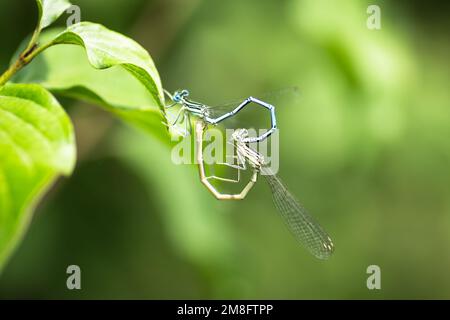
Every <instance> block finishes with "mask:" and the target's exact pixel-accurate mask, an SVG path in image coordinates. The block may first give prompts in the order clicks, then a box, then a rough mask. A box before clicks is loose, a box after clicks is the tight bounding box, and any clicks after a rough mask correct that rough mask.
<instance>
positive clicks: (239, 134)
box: [231, 129, 248, 142]
mask: <svg viewBox="0 0 450 320" xmlns="http://www.w3.org/2000/svg"><path fill="white" fill-rule="evenodd" d="M247 137H248V130H247V129H236V130H235V131H234V132H233V134H232V135H231V138H232V139H233V140H234V141H237V142H241V141H242V140H243V139H245V138H247Z"/></svg>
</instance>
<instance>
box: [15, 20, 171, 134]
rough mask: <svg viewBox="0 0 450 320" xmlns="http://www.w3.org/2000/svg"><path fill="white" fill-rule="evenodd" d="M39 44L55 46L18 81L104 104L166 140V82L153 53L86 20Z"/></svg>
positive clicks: (48, 35)
mask: <svg viewBox="0 0 450 320" xmlns="http://www.w3.org/2000/svg"><path fill="white" fill-rule="evenodd" d="M40 42H41V43H49V44H50V45H51V47H49V48H48V49H47V50H45V51H44V52H42V53H41V54H40V55H39V56H37V57H36V58H35V60H34V61H33V62H32V63H31V64H30V65H29V66H27V67H26V68H25V69H24V70H22V71H21V72H20V73H19V74H18V75H17V76H16V77H15V78H14V81H15V82H34V83H40V84H41V85H43V86H44V87H45V88H47V89H49V90H51V91H52V92H54V93H56V94H61V95H66V96H70V97H75V98H78V99H81V100H84V101H88V102H90V103H94V104H97V105H100V106H102V107H104V108H106V109H107V110H108V111H110V112H113V113H114V114H116V115H118V116H119V117H121V118H122V119H124V120H126V121H127V122H131V123H133V124H136V125H138V126H141V127H144V128H145V129H147V130H148V131H149V132H152V133H156V132H157V133H162V134H164V135H165V136H164V138H165V139H167V130H162V129H163V128H164V127H163V125H162V124H161V122H163V121H165V120H164V108H163V105H164V101H163V97H164V95H163V90H162V86H161V81H160V78H159V75H158V72H157V70H156V68H155V65H154V63H153V61H152V59H151V57H150V55H149V54H148V52H147V51H146V50H145V49H143V48H142V47H141V46H140V45H139V44H137V43H136V42H134V41H133V40H130V39H128V38H126V37H125V36H123V35H121V34H118V33H116V32H113V31H110V30H108V29H106V28H105V27H103V26H100V25H97V24H92V23H86V22H85V23H81V24H78V25H74V26H72V27H70V28H69V29H67V30H62V31H61V29H52V30H48V31H46V32H44V33H43V34H42V35H41V38H40ZM55 44H62V45H55ZM64 44H77V45H78V46H74V45H64ZM19 51H20V50H19ZM86 54H87V56H88V59H86ZM93 67H94V68H93Z"/></svg>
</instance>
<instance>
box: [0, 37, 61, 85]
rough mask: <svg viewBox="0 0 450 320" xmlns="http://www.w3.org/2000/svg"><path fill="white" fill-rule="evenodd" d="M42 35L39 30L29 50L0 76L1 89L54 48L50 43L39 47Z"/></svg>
mask: <svg viewBox="0 0 450 320" xmlns="http://www.w3.org/2000/svg"><path fill="white" fill-rule="evenodd" d="M39 35H40V31H39V29H36V31H35V32H34V33H33V36H32V37H31V40H30V42H29V43H28V46H27V48H26V49H25V50H24V51H23V52H22V53H21V54H20V55H19V57H18V58H17V60H16V61H15V62H14V63H13V64H12V65H11V66H10V67H9V68H8V69H7V70H6V71H5V72H4V73H3V74H2V75H1V76H0V87H1V86H3V85H4V84H5V83H7V82H8V81H9V79H11V78H12V76H14V75H15V74H16V73H17V72H18V71H20V70H21V69H22V68H23V67H25V66H26V65H27V64H29V63H30V62H31V61H32V60H33V59H34V58H35V57H36V56H37V55H38V54H39V53H41V52H42V51H44V50H45V49H47V48H48V47H50V46H52V45H53V43H52V42H50V43H48V44H46V45H44V46H41V47H39V46H38V44H37V43H38V42H37V41H38V38H39Z"/></svg>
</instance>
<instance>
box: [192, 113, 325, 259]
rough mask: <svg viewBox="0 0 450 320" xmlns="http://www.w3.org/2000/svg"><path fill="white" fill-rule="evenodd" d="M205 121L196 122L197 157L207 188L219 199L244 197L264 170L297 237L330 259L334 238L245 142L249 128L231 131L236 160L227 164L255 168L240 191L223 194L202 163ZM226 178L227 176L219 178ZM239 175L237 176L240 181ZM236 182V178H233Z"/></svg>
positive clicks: (278, 205) (279, 205)
mask: <svg viewBox="0 0 450 320" xmlns="http://www.w3.org/2000/svg"><path fill="white" fill-rule="evenodd" d="M204 129H205V124H204V123H203V122H202V121H198V122H197V123H196V141H197V160H198V164H199V172H200V179H201V181H202V183H203V184H204V185H205V186H206V187H207V188H208V190H209V191H210V192H211V193H212V194H213V195H214V196H215V197H216V198H218V199H220V200H241V199H244V198H245V196H246V195H247V193H248V192H249V191H250V189H251V188H252V187H253V186H254V184H255V183H256V180H257V178H258V174H260V173H262V174H263V176H264V177H265V179H266V181H267V183H268V184H269V187H270V189H271V192H272V198H273V202H274V204H275V207H276V208H277V210H278V212H279V213H280V214H281V216H282V218H283V220H284V221H285V223H286V225H287V226H288V228H289V229H290V231H291V232H292V234H293V235H294V237H295V238H296V239H297V240H298V241H299V242H300V243H301V244H302V245H303V246H305V247H306V248H307V249H308V250H309V251H310V252H311V253H312V254H313V255H314V256H315V257H317V258H319V259H328V258H329V257H330V255H331V254H332V253H333V250H334V246H333V242H332V240H331V238H330V237H329V236H328V234H327V233H326V232H325V231H324V230H323V229H322V227H321V226H320V225H319V224H318V223H317V222H316V220H315V219H314V218H313V217H312V216H311V215H310V214H309V213H308V212H307V211H306V209H305V208H304V207H303V206H302V205H301V204H300V203H299V202H298V201H297V200H296V199H295V197H294V196H293V195H292V194H291V193H290V192H289V191H288V189H287V188H286V186H285V185H284V183H283V182H282V181H281V179H280V178H279V177H278V176H277V175H275V174H274V173H273V172H271V170H270V169H268V168H267V167H265V166H264V157H263V156H262V155H261V154H260V153H258V152H257V151H255V150H253V149H252V148H251V147H250V146H249V143H248V142H246V138H247V137H248V131H247V130H246V129H237V130H236V131H235V132H234V133H233V135H232V140H233V141H232V143H234V145H235V147H236V154H237V155H236V160H237V165H235V164H226V165H228V166H230V167H233V168H235V169H237V170H238V177H240V175H239V172H240V170H245V169H247V167H248V166H249V167H250V168H251V170H252V171H253V174H252V177H251V179H250V181H249V182H248V184H247V185H246V186H245V187H244V189H243V190H242V191H241V192H240V193H239V194H223V193H221V192H220V191H219V190H217V189H216V188H215V187H214V186H213V185H212V184H211V183H210V179H211V178H217V177H212V176H207V175H206V172H205V167H204V163H203V155H202V147H203V143H202V141H203V134H204ZM219 179H220V180H225V181H227V180H228V179H223V178H219ZM238 180H239V178H238V179H237V181H238ZM232 181H233V182H234V180H232Z"/></svg>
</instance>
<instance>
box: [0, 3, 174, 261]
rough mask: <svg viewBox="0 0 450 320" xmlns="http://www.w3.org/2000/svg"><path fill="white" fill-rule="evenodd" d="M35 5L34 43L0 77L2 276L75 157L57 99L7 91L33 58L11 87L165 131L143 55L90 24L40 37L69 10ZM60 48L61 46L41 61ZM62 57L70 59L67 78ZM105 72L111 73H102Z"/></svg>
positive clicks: (153, 74)
mask: <svg viewBox="0 0 450 320" xmlns="http://www.w3.org/2000/svg"><path fill="white" fill-rule="evenodd" d="M36 3H37V6H38V16H39V19H38V24H37V27H36V29H35V31H34V33H33V36H32V37H31V40H30V41H29V42H28V44H27V45H24V46H23V48H25V49H24V50H21V52H20V53H19V54H18V55H17V58H16V59H15V61H13V63H12V64H11V67H10V68H9V69H8V70H7V71H6V72H5V73H4V74H3V75H2V76H1V78H0V137H1V139H0V269H1V268H2V266H3V265H4V263H5V261H6V259H7V258H8V257H9V255H10V254H11V252H12V250H13V249H14V247H15V246H16V245H17V243H18V241H19V240H20V238H21V236H22V235H23V232H24V231H25V229H26V226H27V224H28V222H29V221H30V218H31V214H32V211H33V208H34V206H35V204H36V203H37V201H38V199H39V198H40V196H42V195H43V194H44V192H45V190H46V189H47V188H48V187H49V186H50V185H51V184H52V182H53V181H54V180H55V179H56V177H58V175H60V174H63V175H70V174H71V172H72V170H73V167H74V164H75V158H76V156H75V154H76V152H75V143H74V134H73V128H72V124H71V122H70V120H69V118H68V117H67V115H66V114H65V112H64V111H63V109H62V108H61V106H60V105H59V104H58V102H57V101H56V99H55V98H54V97H53V96H52V95H51V94H50V93H49V92H48V91H47V90H46V89H44V88H43V87H42V86H41V85H38V84H5V83H6V82H7V81H8V80H10V79H11V78H12V77H13V76H15V75H16V73H17V72H19V71H20V70H21V69H22V68H23V67H24V66H26V65H27V64H29V63H31V62H32V61H33V60H34V59H35V58H37V61H36V63H32V64H31V65H30V66H29V67H28V68H26V69H25V70H24V73H23V74H22V75H20V74H19V75H18V76H15V78H14V81H15V82H28V83H29V82H39V83H42V84H43V85H44V86H47V87H48V88H49V89H52V90H53V91H55V92H57V93H60V94H64V95H67V96H71V97H75V98H80V99H83V100H85V101H89V102H92V103H95V104H98V105H100V106H102V107H104V108H105V109H106V110H108V111H110V112H112V113H113V114H115V115H117V116H119V117H120V118H122V119H124V120H126V121H127V122H130V123H133V124H136V125H138V126H141V127H144V128H146V129H147V130H149V131H150V132H158V133H161V134H164V133H165V132H166V130H164V129H163V128H164V127H163V126H162V124H161V121H162V120H163V118H164V109H163V106H164V95H163V90H162V86H161V81H160V79H159V75H158V72H157V70H156V68H155V65H154V63H153V61H152V59H151V57H150V55H149V54H148V52H147V51H146V50H145V49H144V48H142V47H141V46H140V45H139V44H138V43H136V42H135V41H133V40H131V39H129V38H127V37H125V36H123V35H121V34H119V33H116V32H113V31H111V30H108V29H107V28H105V27H103V26H101V25H99V24H94V23H88V22H81V23H78V24H76V25H72V26H70V27H68V28H66V29H65V30H62V31H58V32H56V31H54V30H53V31H50V32H46V33H44V34H42V35H41V31H42V30H43V29H44V28H46V27H48V26H50V25H51V24H52V23H53V22H54V21H55V20H57V19H58V17H60V16H61V14H62V13H63V12H64V11H65V10H66V9H67V8H68V7H69V6H70V5H71V4H70V2H68V1H66V0H36ZM59 45H65V46H61V47H62V49H61V50H54V51H51V52H50V51H49V53H48V54H47V52H46V50H49V48H52V47H55V46H58V47H59ZM66 45H77V46H79V47H78V48H77V47H74V46H66ZM74 48H75V49H74ZM52 49H53V48H52ZM80 49H81V50H80ZM83 51H85V52H83ZM44 52H45V53H44ZM41 54H42V56H39V55H41ZM86 57H87V61H88V62H86ZM68 58H73V60H72V61H71V63H72V69H71V72H68V67H67V66H68V65H70V63H69V61H68ZM113 67H115V68H113ZM69 69H70V68H69ZM106 69H110V70H108V72H106V71H105V73H103V72H104V71H103V70H106ZM124 71H126V72H125V74H124ZM118 82H120V83H119V86H118V85H117V84H118ZM117 88H120V89H119V90H118V89H117ZM158 129H159V130H158Z"/></svg>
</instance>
